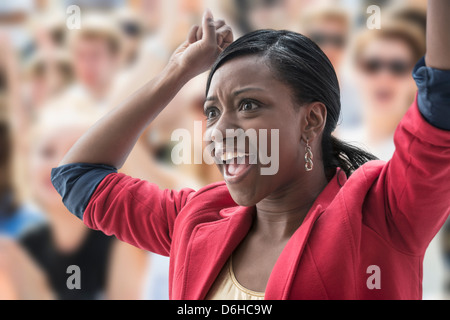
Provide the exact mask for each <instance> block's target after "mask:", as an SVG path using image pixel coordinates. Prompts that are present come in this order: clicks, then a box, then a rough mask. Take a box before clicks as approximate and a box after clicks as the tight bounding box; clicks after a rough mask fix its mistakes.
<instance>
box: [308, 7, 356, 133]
mask: <svg viewBox="0 0 450 320" xmlns="http://www.w3.org/2000/svg"><path fill="white" fill-rule="evenodd" d="M300 21H301V22H300V29H301V30H302V33H303V34H305V35H306V36H307V37H309V38H310V39H311V40H313V41H314V42H315V43H316V44H317V45H318V46H319V47H320V48H321V49H322V50H323V52H324V53H325V54H326V55H327V57H328V59H330V61H331V63H332V64H333V67H334V69H335V70H336V73H337V75H338V78H339V85H340V89H341V105H342V122H341V124H340V130H342V129H344V128H350V127H353V126H356V125H357V124H359V122H360V114H359V105H360V101H359V100H358V99H357V97H356V95H355V94H354V90H355V83H354V79H353V73H352V72H351V70H349V68H348V54H349V47H350V44H349V42H350V38H351V36H352V20H351V16H350V12H349V11H348V9H347V8H344V7H341V6H338V5H319V6H317V7H309V8H308V9H306V10H304V12H302V15H301V19H300Z"/></svg>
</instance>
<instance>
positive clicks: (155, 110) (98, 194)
mask: <svg viewBox="0 0 450 320" xmlns="http://www.w3.org/2000/svg"><path fill="white" fill-rule="evenodd" d="M428 8H429V13H428V14H429V19H428V22H427V23H428V26H427V44H428V45H427V52H426V56H425V57H424V58H423V59H421V60H420V61H419V62H418V63H417V65H416V67H415V69H414V78H415V79H416V81H417V86H418V88H419V91H418V95H417V99H416V100H415V101H414V102H413V104H412V106H411V108H410V109H409V110H408V112H407V114H406V115H405V116H404V117H403V119H402V121H401V123H400V124H399V126H398V129H397V133H396V136H395V141H396V146H397V148H396V151H395V155H394V157H392V159H391V160H390V161H389V162H384V161H375V157H374V156H373V155H371V154H369V153H367V152H364V151H363V150H361V149H359V148H356V147H353V146H351V145H349V144H346V143H344V142H342V141H341V140H339V139H337V138H335V137H334V136H333V135H332V132H333V131H334V129H335V128H336V126H337V122H338V119H339V114H340V97H339V83H338V79H337V76H336V74H335V72H334V69H333V67H332V64H331V62H330V61H329V59H328V58H327V57H326V56H325V54H324V53H323V52H322V51H321V50H320V48H319V47H318V46H317V45H315V44H314V42H312V41H311V40H310V39H308V38H307V37H304V36H302V35H300V34H297V33H294V32H289V31H275V30H260V31H256V32H253V33H250V34H247V35H245V36H243V37H241V38H239V39H238V40H236V41H234V42H233V41H232V40H233V39H232V36H231V34H230V30H229V29H228V28H226V27H225V28H224V26H223V25H222V26H220V24H219V25H218V22H217V21H214V17H213V16H212V14H211V13H210V12H208V11H206V13H205V15H204V19H203V21H202V29H203V31H204V32H203V33H202V36H201V37H198V36H197V31H198V27H193V28H192V29H191V32H190V33H189V34H188V37H187V40H186V41H185V43H184V44H183V45H182V46H180V47H179V49H178V50H177V51H176V52H175V53H174V55H173V58H172V59H171V60H170V62H169V64H168V65H167V67H166V68H165V69H164V70H163V71H162V72H161V73H160V74H159V75H158V76H157V77H156V78H154V79H153V80H152V81H150V82H148V83H147V84H146V85H145V86H144V87H143V88H142V89H141V90H139V91H138V92H137V93H136V94H135V95H133V96H132V97H130V99H129V100H128V101H127V103H124V104H121V105H119V106H118V107H117V108H115V109H114V110H113V111H112V112H111V113H109V114H108V115H107V116H106V117H104V118H102V119H101V120H100V121H99V122H97V124H96V126H95V127H92V128H91V129H90V130H89V131H88V132H87V134H86V135H84V137H83V138H82V139H80V140H78V142H77V143H76V144H75V145H74V146H73V147H72V149H71V150H70V151H69V153H68V154H67V155H66V156H65V157H64V159H63V161H62V162H61V163H60V166H59V167H58V168H55V169H53V171H52V181H53V184H54V186H55V187H56V188H57V189H58V190H59V192H60V194H61V196H62V198H63V201H64V202H65V204H66V206H67V207H70V208H71V211H72V213H73V214H74V215H76V216H77V217H79V218H81V219H83V221H84V222H85V223H86V225H88V226H90V227H91V228H93V229H97V230H103V231H104V232H113V233H114V234H116V236H117V237H118V238H119V239H122V240H123V241H128V242H130V243H133V244H135V245H138V246H140V247H142V248H145V249H146V250H150V251H153V252H155V253H159V254H164V255H170V257H171V259H172V260H171V269H170V271H171V272H170V283H169V286H170V293H171V298H173V299H230V300H231V299H268V300H270V299H421V297H422V290H421V289H422V286H421V282H422V262H423V257H424V254H425V251H426V249H427V246H428V244H429V242H430V241H431V239H433V237H434V236H435V234H436V233H437V232H438V230H439V229H440V228H441V227H442V225H443V223H444V220H445V219H446V218H447V217H448V215H449V213H450V211H449V208H450V203H449V198H448V195H447V194H446V192H447V191H448V187H449V179H448V177H449V175H450V167H449V166H448V162H449V159H450V152H449V150H450V134H449V130H450V123H449V119H450V116H449V115H450V104H449V92H448V91H447V90H446V88H447V87H448V83H449V81H450V72H449V70H450V64H449V60H448V58H447V52H448V51H450V41H449V39H448V35H447V33H446V31H447V30H448V29H449V27H450V26H449V20H448V19H447V16H448V15H449V14H450V3H449V2H448V1H446V0H435V1H430V2H429V7H428ZM211 65H212V67H211ZM210 68H211V71H210V74H209V77H208V82H207V88H206V92H207V95H206V97H207V98H206V99H205V100H206V101H205V106H204V109H205V115H206V117H207V119H208V133H207V136H208V140H209V141H210V142H211V143H212V146H214V148H215V150H214V151H215V152H214V154H215V157H216V158H217V162H216V163H217V165H218V167H219V170H220V171H221V172H222V173H223V176H224V180H225V181H224V182H220V183H217V184H213V185H209V186H207V187H205V188H202V189H200V190H198V191H195V190H192V189H189V188H186V189H183V190H180V191H176V190H160V189H159V187H158V186H157V185H155V184H153V183H151V182H147V181H142V180H139V179H133V178H132V177H129V176H126V175H123V174H120V173H118V172H117V168H120V167H121V166H122V165H123V163H124V161H125V159H126V157H127V155H128V154H129V152H130V151H131V150H132V148H133V146H134V144H135V142H136V141H137V139H138V137H139V136H140V134H142V132H143V130H144V128H145V127H146V126H147V125H148V124H149V123H150V122H151V121H152V120H153V119H154V118H155V117H156V116H157V115H158V114H159V113H160V112H161V111H162V110H163V109H164V107H165V106H166V105H167V103H168V101H170V100H171V99H172V98H173V97H174V96H175V95H176V93H177V92H178V90H179V89H180V88H181V87H182V86H183V85H185V84H186V82H187V81H188V80H189V79H192V78H193V77H195V76H196V75H199V74H201V73H203V72H204V71H205V70H208V69H210ZM249 75H250V76H249ZM236 128H239V129H243V130H245V129H248V128H259V129H266V130H270V129H278V130H279V131H280V136H281V139H280V145H279V148H278V149H277V151H279V152H280V166H279V169H280V170H279V171H278V172H276V173H275V174H274V175H263V174H261V173H260V171H259V170H258V169H262V168H264V165H263V164H262V163H261V162H259V161H258V162H257V163H256V164H251V163H249V158H250V156H251V155H253V154H251V151H248V150H241V149H236V148H234V147H233V148H232V149H231V150H230V149H229V144H226V143H225V142H226V141H225V140H226V139H227V138H229V135H228V136H225V137H224V135H223V133H224V132H225V131H226V130H227V129H236ZM117 141H120V144H119V145H118V144H117ZM225 145H226V146H225ZM313 154H314V155H316V156H315V157H314V156H313ZM256 156H258V155H256ZM238 158H244V160H245V161H244V162H242V161H239V162H238V163H236V160H238ZM313 160H314V162H313V163H312V161H313ZM100 164H101V165H100ZM73 181H76V184H75V185H73V184H72V182H73ZM81 189H84V190H85V191H84V192H83V193H84V196H83V199H80V198H79V196H80V190H81ZM93 189H95V190H94V191H92V190H93ZM130 194H132V195H133V196H132V197H130ZM423 194H426V195H427V196H426V197H423V196H422V195H423ZM149 230H150V231H149ZM149 234H151V236H149ZM380 277H381V279H383V280H381V283H382V284H381V283H380ZM236 279H237V280H236Z"/></svg>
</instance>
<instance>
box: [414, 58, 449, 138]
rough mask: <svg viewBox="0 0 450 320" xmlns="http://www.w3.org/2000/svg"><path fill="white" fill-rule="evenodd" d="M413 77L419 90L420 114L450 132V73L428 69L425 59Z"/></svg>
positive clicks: (421, 61)
mask: <svg viewBox="0 0 450 320" xmlns="http://www.w3.org/2000/svg"><path fill="white" fill-rule="evenodd" d="M413 77H414V79H415V81H416V83H417V87H418V89H419V93H418V101H417V103H418V105H419V110H420V113H421V114H422V115H423V117H424V118H425V119H426V120H427V121H428V122H429V123H430V124H431V125H433V126H434V127H436V128H439V129H443V130H450V71H445V70H439V69H433V68H430V67H427V66H426V65H425V57H423V58H422V59H421V60H420V61H419V62H418V63H417V65H416V66H415V68H414V71H413Z"/></svg>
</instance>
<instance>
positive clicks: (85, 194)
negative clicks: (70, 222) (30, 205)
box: [52, 163, 117, 220]
mask: <svg viewBox="0 0 450 320" xmlns="http://www.w3.org/2000/svg"><path fill="white" fill-rule="evenodd" d="M116 172H117V169H116V168H113V167H110V166H107V165H99V164H87V163H73V164H67V165H64V166H60V167H58V168H54V169H52V183H53V186H54V187H55V189H56V191H58V193H59V194H60V195H61V197H62V200H63V203H64V205H65V206H66V208H67V209H69V211H70V212H71V213H73V214H74V215H76V216H77V217H78V218H80V219H81V220H83V214H84V211H85V210H86V207H87V205H88V203H89V200H90V199H91V196H92V194H93V193H94V191H95V189H96V188H97V186H98V185H99V184H100V182H102V180H103V179H104V178H105V177H106V176H107V175H109V174H111V173H116Z"/></svg>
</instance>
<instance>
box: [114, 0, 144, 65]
mask: <svg viewBox="0 0 450 320" xmlns="http://www.w3.org/2000/svg"><path fill="white" fill-rule="evenodd" d="M115 16H116V18H115V19H116V20H117V22H118V24H119V29H120V33H121V39H120V42H121V46H122V50H121V58H120V60H121V62H120V64H121V66H123V67H125V68H126V67H129V66H131V65H133V64H134V63H135V62H136V60H137V57H138V53H139V49H140V46H141V42H142V38H143V37H144V35H145V33H144V22H143V21H141V17H142V15H140V14H138V13H137V12H135V11H134V10H131V9H127V8H120V9H118V10H117V12H116V13H115Z"/></svg>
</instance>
